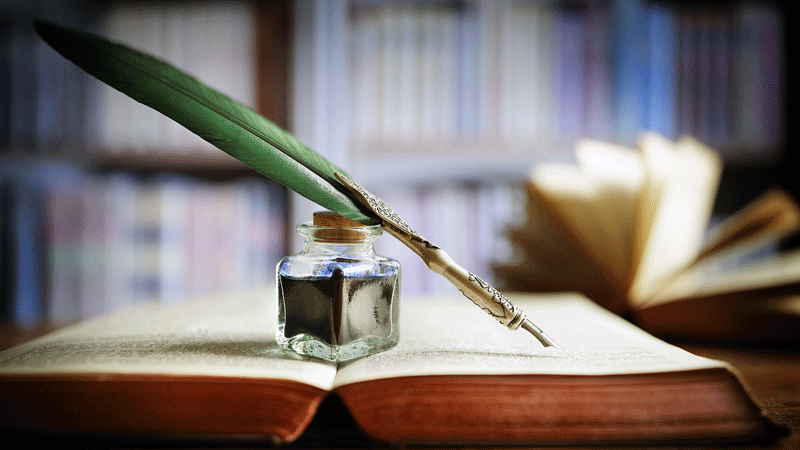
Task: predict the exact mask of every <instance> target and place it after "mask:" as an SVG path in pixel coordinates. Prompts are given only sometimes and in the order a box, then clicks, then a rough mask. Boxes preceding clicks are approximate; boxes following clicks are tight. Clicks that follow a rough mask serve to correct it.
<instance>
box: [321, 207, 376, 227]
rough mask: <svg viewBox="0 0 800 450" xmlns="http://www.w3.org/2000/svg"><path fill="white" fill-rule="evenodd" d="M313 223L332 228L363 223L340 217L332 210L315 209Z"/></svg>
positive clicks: (361, 225)
mask: <svg viewBox="0 0 800 450" xmlns="http://www.w3.org/2000/svg"><path fill="white" fill-rule="evenodd" d="M314 225H317V226H320V227H333V228H356V227H363V226H364V224H362V223H361V222H356V221H355V220H350V219H348V218H346V217H342V216H340V215H338V214H336V213H335V212H332V211H317V212H315V213H314Z"/></svg>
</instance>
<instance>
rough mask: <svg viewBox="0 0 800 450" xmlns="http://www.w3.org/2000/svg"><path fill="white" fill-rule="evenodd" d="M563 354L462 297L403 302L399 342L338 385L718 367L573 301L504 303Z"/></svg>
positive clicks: (571, 297) (348, 369) (545, 298)
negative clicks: (521, 313)
mask: <svg viewBox="0 0 800 450" xmlns="http://www.w3.org/2000/svg"><path fill="white" fill-rule="evenodd" d="M509 299H510V300H512V301H513V302H514V303H515V304H517V305H518V306H520V307H521V308H523V310H525V311H526V312H527V314H528V317H529V318H530V319H531V320H532V321H533V322H534V323H535V324H536V325H538V326H539V327H540V328H542V329H543V330H544V331H545V332H546V333H547V334H548V335H550V337H552V338H553V339H554V340H555V341H556V342H558V343H559V344H560V345H561V346H563V347H564V349H565V351H563V352H562V351H560V350H557V349H554V348H543V347H542V346H541V345H540V344H539V342H538V341H537V340H536V339H535V338H534V337H533V336H531V335H530V334H529V333H528V332H527V331H525V330H516V331H509V330H508V329H506V328H505V327H503V326H501V325H500V324H498V323H497V322H495V321H494V320H493V319H492V318H490V317H488V316H487V315H486V314H485V313H484V312H483V311H481V310H480V309H479V308H477V307H476V306H475V305H473V304H472V303H471V302H470V301H469V300H468V299H466V298H463V297H452V298H446V299H430V300H429V301H417V302H407V303H405V304H403V305H402V307H401V329H400V343H399V344H398V345H397V347H395V348H393V349H391V350H389V351H387V352H384V353H381V354H377V355H373V356H370V357H366V358H363V359H359V360H355V361H352V362H349V363H345V364H341V365H340V368H339V373H338V374H337V376H336V382H335V385H336V386H343V385H345V384H349V383H355V382H360V381H367V380H374V379H381V378H391V377H401V376H424V375H470V374H472V375H483V374H492V375H510V374H542V375H620V374H637V373H655V372H671V371H681V370H692V369H699V368H711V367H724V366H723V364H722V363H720V362H717V361H712V360H708V359H705V358H701V357H698V356H695V355H692V354H690V353H688V352H686V351H683V350H681V349H679V348H677V347H674V346H672V345H669V344H667V343H665V342H663V341H661V340H659V339H657V338H654V337H652V336H650V335H649V334H647V333H645V332H644V331H642V330H640V329H639V328H637V327H635V326H633V325H631V324H630V323H628V322H627V321H625V320H624V319H621V318H619V317H618V316H615V315H613V314H611V313H609V312H608V311H606V310H604V309H602V308H600V307H599V306H597V305H596V304H594V303H592V302H591V301H589V300H587V299H586V298H585V297H582V296H579V295H576V294H547V295H545V294H530V295H526V296H510V297H509Z"/></svg>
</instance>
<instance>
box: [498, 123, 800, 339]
mask: <svg viewBox="0 0 800 450" xmlns="http://www.w3.org/2000/svg"><path fill="white" fill-rule="evenodd" d="M576 159H577V164H575V165H573V164H566V163H548V164H541V165H539V166H537V167H535V168H534V169H533V171H532V174H531V179H530V182H529V183H528V205H527V220H526V221H525V223H523V224H522V225H521V226H520V227H518V228H516V229H512V230H509V238H510V240H511V241H512V243H513V245H514V246H515V248H516V250H517V253H518V255H517V256H518V259H517V260H515V261H513V262H511V263H509V264H506V265H501V266H498V267H497V276H498V279H499V280H500V282H499V284H501V285H502V286H503V287H504V288H505V289H509V290H520V291H578V292H582V293H584V294H585V295H586V296H588V297H589V298H591V299H593V300H594V301H595V302H597V303H598V304H600V305H602V306H604V307H605V308H607V309H609V310H611V311H613V312H615V313H620V314H629V315H631V316H632V317H633V319H634V320H635V322H636V323H637V324H639V325H640V326H642V327H644V328H645V329H647V330H648V331H651V332H653V333H656V334H658V335H661V336H670V337H685V338H703V339H718V340H726V341H738V342H750V343H769V344H791V343H794V342H800V332H798V331H797V330H800V296H797V295H794V294H795V293H800V252H797V251H795V252H788V253H778V252H776V251H774V249H776V248H777V246H778V243H779V242H780V241H781V240H782V239H784V238H786V237H788V236H790V235H792V234H794V233H796V232H797V231H798V230H799V229H800V208H799V207H798V205H797V203H796V202H795V200H794V199H792V198H791V197H790V196H789V195H788V194H787V193H786V192H784V191H783V190H781V189H778V188H776V189H774V190H771V191H769V192H767V193H765V194H764V195H762V196H761V197H760V198H758V199H756V200H755V201H753V202H752V203H751V204H750V205H748V206H746V207H745V208H744V209H742V210H741V211H739V212H737V213H736V214H734V215H732V216H731V217H729V218H727V219H726V220H724V221H722V222H721V223H719V225H717V226H715V227H711V229H709V228H710V221H711V213H712V208H713V206H714V200H715V198H716V195H717V190H718V185H719V179H720V175H721V172H722V162H721V160H720V158H719V156H718V155H717V154H716V153H715V152H714V151H713V150H712V149H709V148H708V147H706V146H704V145H703V144H702V143H700V142H698V141H697V140H695V139H693V138H691V137H684V138H682V139H681V140H679V141H678V142H673V141H671V140H668V139H665V138H663V137H661V136H659V135H657V134H654V133H646V134H644V135H643V136H642V137H641V139H640V141H639V148H638V149H630V148H625V147H621V146H617V145H614V144H610V143H605V142H600V141H595V140H584V141H581V142H579V143H578V144H577V146H576Z"/></svg>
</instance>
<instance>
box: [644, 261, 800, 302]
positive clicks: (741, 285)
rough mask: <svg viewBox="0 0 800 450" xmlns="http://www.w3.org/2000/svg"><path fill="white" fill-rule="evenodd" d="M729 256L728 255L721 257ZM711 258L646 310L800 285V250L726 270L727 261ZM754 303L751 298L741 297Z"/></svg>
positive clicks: (681, 276) (674, 281) (684, 274)
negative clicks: (689, 301) (694, 299)
mask: <svg viewBox="0 0 800 450" xmlns="http://www.w3.org/2000/svg"><path fill="white" fill-rule="evenodd" d="M721 256H726V255H721ZM717 259H718V258H714V257H708V258H706V259H704V260H703V261H702V262H700V263H699V264H696V265H694V266H692V267H690V268H689V269H688V270H686V271H684V272H681V273H680V274H679V275H678V276H676V277H675V278H673V279H671V280H670V282H669V283H668V284H666V285H665V286H664V288H663V289H661V290H660V291H659V292H658V295H655V296H653V297H651V298H650V299H649V300H648V301H647V303H645V304H644V305H643V307H650V306H654V305H659V304H662V303H667V302H670V301H675V300H681V299H687V298H703V297H711V296H715V295H723V294H731V293H737V292H738V293H744V292H748V291H757V290H762V289H769V288H773V287H781V286H791V285H800V250H793V251H789V252H786V253H778V254H776V255H773V256H768V257H764V258H762V259H759V260H755V261H752V262H750V263H747V264H742V265H740V266H739V267H737V268H727V267H726V266H727V265H726V264H725V263H724V258H719V259H721V260H722V261H717ZM742 298H743V299H749V300H750V301H752V300H751V297H746V296H742Z"/></svg>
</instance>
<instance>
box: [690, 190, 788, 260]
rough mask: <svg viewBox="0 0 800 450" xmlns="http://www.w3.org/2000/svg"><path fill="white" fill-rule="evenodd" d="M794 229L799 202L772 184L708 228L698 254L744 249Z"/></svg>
mask: <svg viewBox="0 0 800 450" xmlns="http://www.w3.org/2000/svg"><path fill="white" fill-rule="evenodd" d="M798 230H800V206H798V204H797V203H796V202H795V200H794V199H793V198H792V197H791V196H790V195H789V194H788V193H787V192H786V191H784V190H782V189H779V188H775V189H772V190H770V191H768V192H766V193H765V194H763V195H761V196H760V197H758V198H757V199H755V200H753V201H752V202H751V203H750V204H748V205H747V206H745V207H744V208H743V209H742V210H741V211H738V212H737V213H736V214H734V215H732V216H730V217H728V218H727V219H725V220H724V221H723V222H722V223H720V224H719V225H718V226H716V227H715V228H714V229H713V230H711V232H710V233H709V239H708V240H707V243H706V245H705V246H704V248H703V251H702V252H701V253H700V256H699V258H700V259H702V258H704V257H706V256H709V255H715V254H717V253H719V252H725V253H728V252H736V253H747V252H750V251H753V250H756V249H759V248H762V247H764V246H765V245H767V244H769V243H777V242H779V241H780V240H781V239H783V238H785V237H787V236H789V235H791V234H793V233H796V232H797V231H798Z"/></svg>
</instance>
